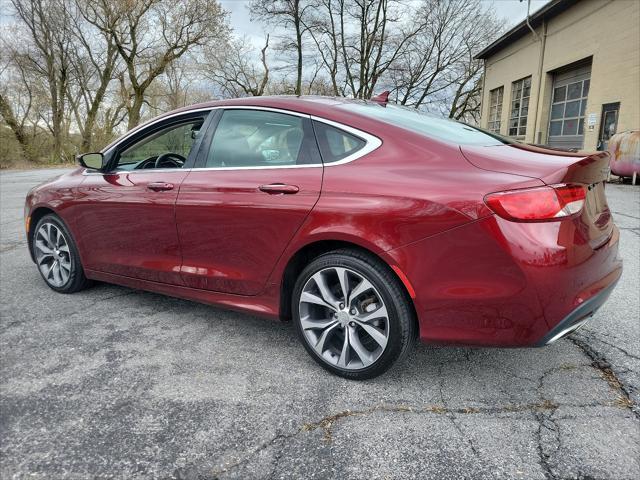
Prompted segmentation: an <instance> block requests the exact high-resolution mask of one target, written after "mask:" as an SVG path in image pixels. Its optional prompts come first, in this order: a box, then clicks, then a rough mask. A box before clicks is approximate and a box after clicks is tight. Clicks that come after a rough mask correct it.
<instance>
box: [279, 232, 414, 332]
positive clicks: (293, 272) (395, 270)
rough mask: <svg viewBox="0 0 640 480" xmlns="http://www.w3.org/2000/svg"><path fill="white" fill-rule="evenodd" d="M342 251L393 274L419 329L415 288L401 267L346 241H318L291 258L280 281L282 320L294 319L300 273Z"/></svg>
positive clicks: (305, 246) (307, 245) (367, 249)
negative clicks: (367, 258) (293, 299)
mask: <svg viewBox="0 0 640 480" xmlns="http://www.w3.org/2000/svg"><path fill="white" fill-rule="evenodd" d="M341 249H350V250H356V251H359V252H362V253H364V254H366V255H368V256H370V257H372V258H375V259H377V260H379V261H380V262H381V263H382V264H383V265H385V266H386V267H387V268H388V269H389V272H391V274H392V275H393V276H394V277H395V278H396V279H397V280H398V281H399V282H400V285H402V290H403V292H404V294H405V297H406V300H407V302H408V304H409V305H410V307H411V309H412V310H413V314H414V315H413V317H414V320H415V322H416V328H417V327H418V323H417V322H418V317H417V312H416V308H415V304H414V301H413V298H412V295H411V294H410V292H412V291H413V287H412V286H411V284H409V280H408V279H407V277H406V276H405V275H404V273H402V271H401V270H400V269H399V267H397V266H395V265H393V264H390V262H389V261H388V260H386V259H385V258H383V256H381V255H379V254H377V253H376V252H374V251H373V250H371V249H369V248H366V247H363V246H362V245H359V244H357V243H354V242H350V241H346V240H317V241H314V242H312V243H309V244H306V245H304V246H303V247H301V248H299V249H298V250H297V251H296V252H295V253H294V254H293V255H292V256H291V257H290V258H289V261H288V262H287V264H286V266H285V267H284V270H283V273H282V277H281V281H280V318H281V319H282V320H285V321H289V320H291V318H292V312H291V295H292V294H293V289H294V287H295V283H296V280H297V278H298V275H300V272H302V270H303V269H304V268H305V266H306V265H308V264H309V262H311V261H312V260H313V259H315V258H317V257H319V256H320V255H323V254H325V253H329V252H332V251H335V250H341ZM403 277H404V278H403Z"/></svg>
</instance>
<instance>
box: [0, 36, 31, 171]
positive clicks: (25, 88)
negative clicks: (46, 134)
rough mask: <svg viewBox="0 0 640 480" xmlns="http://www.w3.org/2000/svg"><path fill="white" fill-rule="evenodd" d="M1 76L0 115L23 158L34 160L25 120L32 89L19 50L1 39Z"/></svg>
mask: <svg viewBox="0 0 640 480" xmlns="http://www.w3.org/2000/svg"><path fill="white" fill-rule="evenodd" d="M7 37H8V36H7ZM0 78H1V79H2V83H0V116H1V117H2V119H3V120H4V122H5V123H6V125H7V126H8V127H9V128H10V129H11V131H12V133H13V135H14V137H15V139H16V141H17V142H18V145H19V147H20V150H21V151H22V155H23V156H24V158H26V159H29V160H33V159H34V157H33V152H32V149H31V148H30V143H31V138H30V135H29V133H28V131H27V127H26V123H27V120H28V119H29V117H30V115H31V112H32V105H33V102H34V92H33V88H32V85H31V82H30V81H29V80H28V79H27V73H26V71H25V69H24V65H23V64H22V62H21V61H20V59H19V53H18V52H16V51H15V50H14V49H13V46H12V45H10V44H9V43H8V42H6V41H5V40H4V39H3V40H2V41H1V43H0Z"/></svg>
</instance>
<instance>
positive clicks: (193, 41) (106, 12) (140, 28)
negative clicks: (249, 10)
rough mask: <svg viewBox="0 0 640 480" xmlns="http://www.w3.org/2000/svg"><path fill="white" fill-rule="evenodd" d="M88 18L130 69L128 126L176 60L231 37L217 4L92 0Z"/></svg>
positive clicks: (208, 0)
mask: <svg viewBox="0 0 640 480" xmlns="http://www.w3.org/2000/svg"><path fill="white" fill-rule="evenodd" d="M86 12H87V15H86V18H87V20H88V21H89V22H91V23H92V24H93V25H95V26H96V27H98V28H99V29H100V30H102V31H103V32H104V33H106V34H108V35H110V36H111V37H112V38H113V41H114V43H115V45H116V47H117V49H118V53H119V54H120V57H121V58H122V60H123V62H124V65H125V67H126V71H127V77H128V83H129V87H130V90H131V98H130V101H129V102H128V104H127V112H128V117H129V122H128V123H129V128H132V127H134V126H135V125H137V124H138V123H139V122H140V116H141V111H142V107H143V105H144V103H145V92H146V91H147V89H148V88H149V86H150V85H151V84H152V82H153V81H154V80H155V79H156V78H157V77H159V76H160V75H162V74H163V73H164V72H165V71H166V69H167V67H168V66H169V65H170V64H171V62H173V61H175V60H176V59H178V58H180V57H181V56H183V55H184V54H185V53H186V52H187V51H189V50H190V49H193V48H195V47H198V46H201V45H203V44H205V43H206V42H208V41H212V40H214V39H216V40H223V39H224V38H226V36H227V34H228V28H227V25H226V23H225V18H226V14H225V12H224V11H223V10H222V8H221V7H220V4H219V3H218V2H217V1H216V0H183V1H181V2H166V1H161V0H140V1H137V2H129V1H126V0H116V1H113V0H93V1H90V0H87V4H86Z"/></svg>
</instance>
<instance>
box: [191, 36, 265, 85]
mask: <svg viewBox="0 0 640 480" xmlns="http://www.w3.org/2000/svg"><path fill="white" fill-rule="evenodd" d="M268 48H269V35H267V36H266V39H265V44H264V47H262V49H261V50H260V64H259V65H258V64H257V62H256V61H255V59H254V51H253V47H252V45H251V44H250V43H249V41H248V39H247V38H242V39H238V40H236V41H233V42H230V43H229V44H228V45H227V46H226V47H225V48H224V51H223V52H221V51H220V48H219V47H218V46H215V47H214V46H212V47H211V48H209V49H205V55H204V59H205V61H204V62H203V64H202V67H203V69H202V75H203V76H204V77H205V78H207V79H209V80H210V81H212V82H213V83H214V84H215V85H216V86H217V87H218V88H219V90H220V93H221V94H222V95H223V96H226V97H245V96H255V97H257V96H261V95H264V93H265V90H266V88H267V85H268V83H269V66H268V64H267V49H268Z"/></svg>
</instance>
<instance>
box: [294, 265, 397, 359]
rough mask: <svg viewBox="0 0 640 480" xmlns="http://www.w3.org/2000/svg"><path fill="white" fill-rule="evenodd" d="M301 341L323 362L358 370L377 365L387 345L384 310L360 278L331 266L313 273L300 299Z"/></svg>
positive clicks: (379, 298) (357, 275)
mask: <svg viewBox="0 0 640 480" xmlns="http://www.w3.org/2000/svg"><path fill="white" fill-rule="evenodd" d="M299 313H300V324H301V327H302V331H303V333H304V337H305V339H306V341H307V342H308V343H309V345H310V346H311V347H312V348H313V349H314V351H315V352H316V354H317V355H318V356H319V357H320V358H322V359H323V360H324V361H325V362H327V363H328V364H330V365H333V366H335V367H339V368H343V369H346V370H360V369H363V368H366V367H368V366H369V365H371V364H373V363H374V362H376V361H377V360H378V359H379V358H380V356H381V355H382V354H383V353H384V351H385V349H386V347H387V343H388V340H389V314H388V311H387V307H386V305H385V303H384V300H383V299H382V296H381V295H380V294H379V293H378V291H377V290H376V288H375V287H374V286H373V284H372V283H371V282H370V281H369V280H367V279H366V278H365V277H364V276H363V275H361V274H360V273H357V272H355V271H354V270H352V269H349V268H344V267H330V268H325V269H323V270H320V271H318V272H316V273H315V274H313V275H312V276H311V277H310V278H309V279H308V280H307V282H306V283H305V285H304V287H303V288H302V292H301V294H300V300H299Z"/></svg>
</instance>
